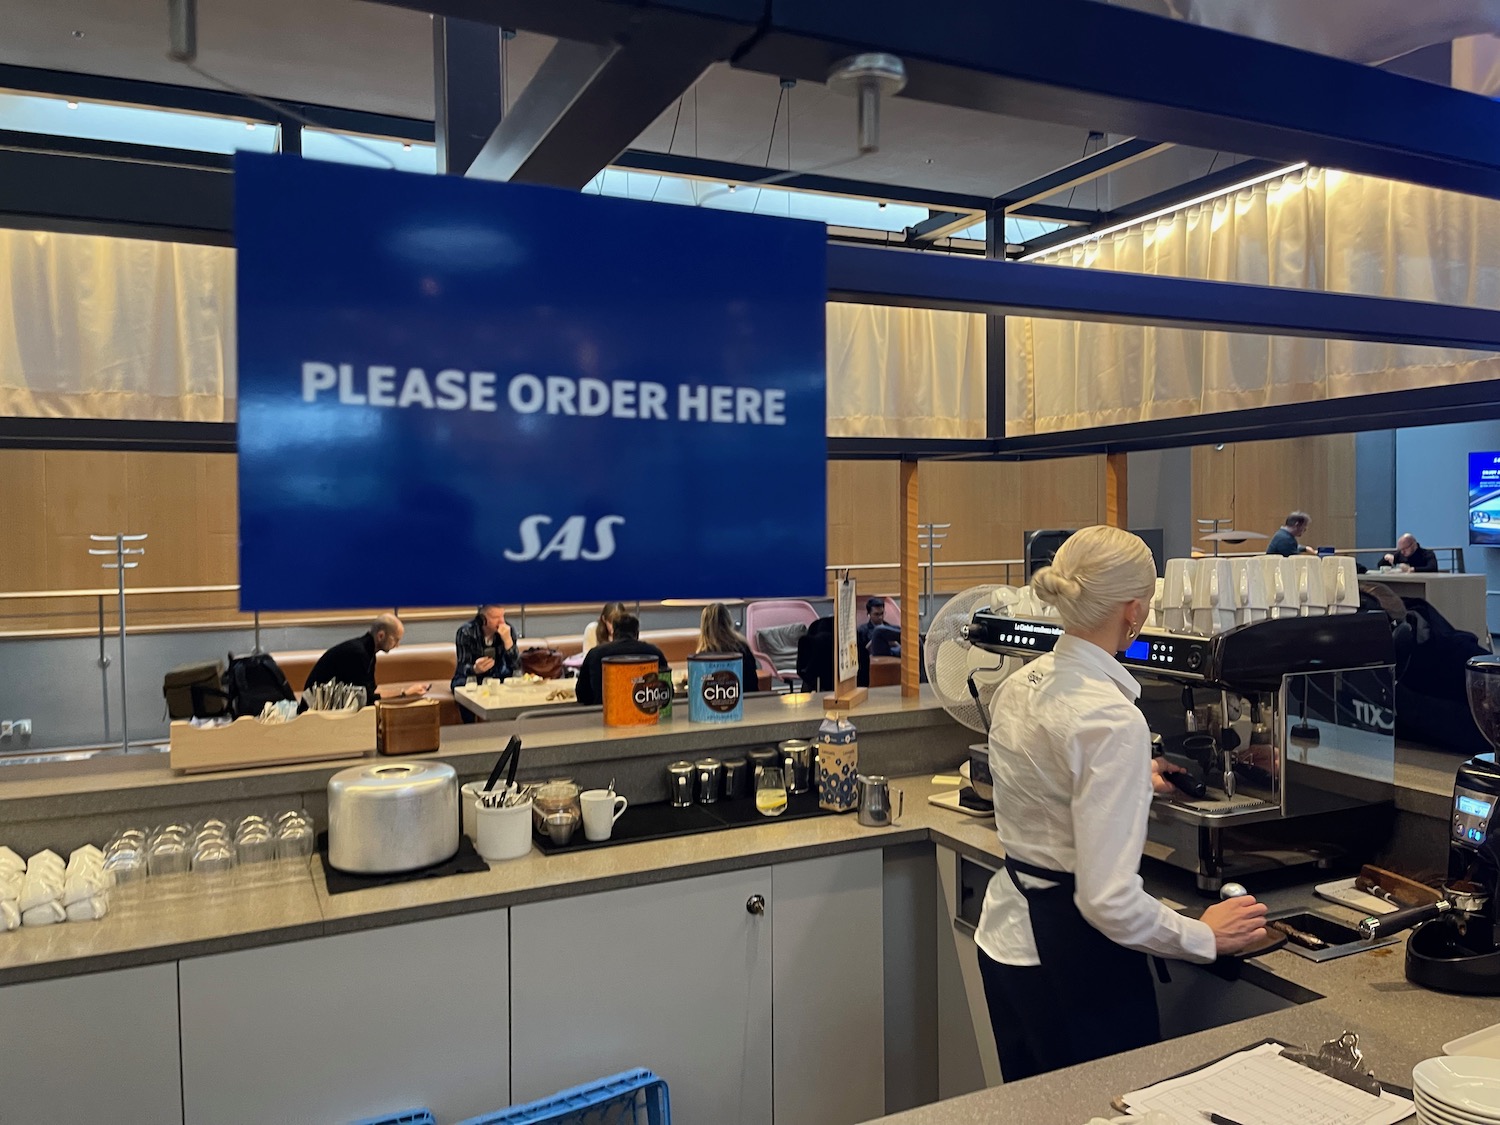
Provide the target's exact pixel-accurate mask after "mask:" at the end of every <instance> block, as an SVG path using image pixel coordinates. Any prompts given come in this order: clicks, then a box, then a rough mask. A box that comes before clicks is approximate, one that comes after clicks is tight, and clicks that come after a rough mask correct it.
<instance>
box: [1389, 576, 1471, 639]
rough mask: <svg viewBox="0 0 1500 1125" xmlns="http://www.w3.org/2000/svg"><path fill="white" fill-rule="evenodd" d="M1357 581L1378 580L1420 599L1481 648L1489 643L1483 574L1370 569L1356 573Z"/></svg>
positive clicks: (1405, 594) (1404, 594)
mask: <svg viewBox="0 0 1500 1125" xmlns="http://www.w3.org/2000/svg"><path fill="white" fill-rule="evenodd" d="M1360 581H1361V582H1379V583H1381V584H1382V585H1385V586H1389V587H1390V588H1391V589H1392V590H1393V591H1395V592H1396V593H1397V594H1398V595H1400V596H1401V597H1403V598H1422V599H1424V600H1425V601H1426V602H1427V604H1428V605H1430V606H1432V608H1433V609H1435V610H1437V611H1438V612H1439V613H1441V614H1442V615H1443V616H1444V617H1446V618H1447V619H1448V623H1449V624H1450V625H1452V626H1453V627H1454V628H1455V629H1463V630H1464V631H1465V632H1469V633H1473V634H1474V635H1475V636H1476V637H1478V638H1479V643H1480V644H1482V645H1483V646H1484V647H1485V648H1489V647H1491V645H1490V621H1489V607H1488V605H1487V603H1486V597H1487V595H1486V593H1485V591H1486V589H1487V586H1488V583H1489V579H1488V578H1487V577H1486V576H1485V575H1483V574H1418V573H1415V572H1412V573H1406V574H1403V573H1399V572H1395V571H1374V570H1372V571H1371V572H1370V573H1369V574H1364V575H1361V576H1360Z"/></svg>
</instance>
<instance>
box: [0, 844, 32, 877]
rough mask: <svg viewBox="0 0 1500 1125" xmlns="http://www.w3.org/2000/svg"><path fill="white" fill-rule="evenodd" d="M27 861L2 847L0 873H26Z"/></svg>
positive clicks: (0, 849) (0, 850) (0, 848)
mask: <svg viewBox="0 0 1500 1125" xmlns="http://www.w3.org/2000/svg"><path fill="white" fill-rule="evenodd" d="M25 870H26V861H25V860H24V859H22V858H21V857H20V856H18V855H17V854H16V853H15V852H13V851H11V850H10V849H9V848H7V847H0V871H25Z"/></svg>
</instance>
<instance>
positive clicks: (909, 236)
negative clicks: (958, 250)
mask: <svg viewBox="0 0 1500 1125" xmlns="http://www.w3.org/2000/svg"><path fill="white" fill-rule="evenodd" d="M982 222H984V216H983V215H973V214H969V213H967V212H963V211H935V212H933V213H932V214H931V215H929V216H928V217H927V218H925V219H923V220H922V221H921V222H920V223H917V224H916V225H915V226H910V227H907V228H906V241H907V243H908V244H911V245H917V246H921V245H924V244H930V243H933V242H936V241H938V239H940V238H948V237H950V236H952V235H955V234H958V233H960V232H961V231H963V230H964V229H965V228H966V227H972V226H974V225H976V224H977V223H982Z"/></svg>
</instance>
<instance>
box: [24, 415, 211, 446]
mask: <svg viewBox="0 0 1500 1125" xmlns="http://www.w3.org/2000/svg"><path fill="white" fill-rule="evenodd" d="M0 449H128V450H138V451H152V452H159V453H233V452H234V451H235V424H234V423H233V422H148V421H116V420H112V419H103V418H0Z"/></svg>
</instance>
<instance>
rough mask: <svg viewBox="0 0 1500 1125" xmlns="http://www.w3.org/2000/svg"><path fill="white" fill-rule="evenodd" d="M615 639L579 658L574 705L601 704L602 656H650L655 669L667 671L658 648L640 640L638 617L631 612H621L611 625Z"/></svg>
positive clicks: (596, 646)
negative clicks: (654, 661)
mask: <svg viewBox="0 0 1500 1125" xmlns="http://www.w3.org/2000/svg"><path fill="white" fill-rule="evenodd" d="M614 636H615V639H614V640H612V641H608V642H607V643H605V644H602V645H595V646H594V647H593V648H591V649H589V650H588V652H587V653H586V654H585V655H584V658H583V667H582V668H580V669H578V684H577V692H578V702H579V703H588V704H594V703H603V702H604V669H603V667H602V665H603V662H604V658H605V657H606V656H654V657H656V663H657V666H658V667H659V668H660V669H661V670H662V671H663V672H665V671H667V658H666V656H665V655H663V653H662V651H661V649H659V648H657V647H656V646H655V645H654V644H651V643H650V642H648V641H643V640H641V639H640V638H641V622H640V618H638V617H636V615H635V614H633V613H622V614H621V615H620V619H619V620H618V621H616V622H615V628H614Z"/></svg>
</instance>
